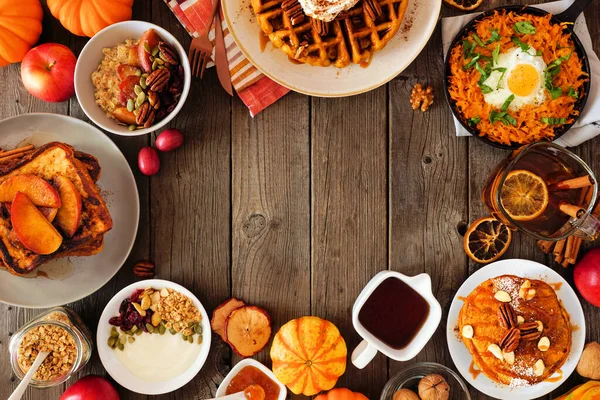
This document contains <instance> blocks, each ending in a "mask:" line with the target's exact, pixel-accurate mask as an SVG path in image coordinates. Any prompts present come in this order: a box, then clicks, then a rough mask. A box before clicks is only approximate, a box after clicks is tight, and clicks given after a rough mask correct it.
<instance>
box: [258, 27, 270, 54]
mask: <svg viewBox="0 0 600 400" xmlns="http://www.w3.org/2000/svg"><path fill="white" fill-rule="evenodd" d="M258 38H259V39H260V52H261V53H264V52H265V49H266V48H267V43H269V37H268V36H267V35H265V33H264V32H263V31H261V32H260V34H259V35H258Z"/></svg>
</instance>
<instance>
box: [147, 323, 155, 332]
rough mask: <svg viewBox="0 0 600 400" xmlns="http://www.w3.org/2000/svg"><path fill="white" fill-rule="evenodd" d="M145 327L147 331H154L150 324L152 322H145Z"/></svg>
mask: <svg viewBox="0 0 600 400" xmlns="http://www.w3.org/2000/svg"><path fill="white" fill-rule="evenodd" d="M146 329H148V332H150V333H154V327H153V326H152V324H146Z"/></svg>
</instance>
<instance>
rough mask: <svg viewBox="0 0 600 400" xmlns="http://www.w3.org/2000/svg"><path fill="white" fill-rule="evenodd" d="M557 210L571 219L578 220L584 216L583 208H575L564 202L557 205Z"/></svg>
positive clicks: (573, 205)
mask: <svg viewBox="0 0 600 400" xmlns="http://www.w3.org/2000/svg"><path fill="white" fill-rule="evenodd" d="M558 209H559V210H560V211H562V212H563V213H565V214H567V215H568V216H570V217H573V218H580V217H581V216H582V215H583V214H585V210H584V209H583V208H581V207H580V206H576V205H575V204H571V203H569V202H568V201H566V200H563V201H561V202H560V203H559V204H558Z"/></svg>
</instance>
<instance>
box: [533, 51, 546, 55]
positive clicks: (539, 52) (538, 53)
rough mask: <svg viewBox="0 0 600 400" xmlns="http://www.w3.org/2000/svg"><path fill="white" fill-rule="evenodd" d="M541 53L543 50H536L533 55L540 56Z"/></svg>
mask: <svg viewBox="0 0 600 400" xmlns="http://www.w3.org/2000/svg"><path fill="white" fill-rule="evenodd" d="M543 54H544V52H543V51H541V50H537V51H536V52H535V55H536V56H542V55H543Z"/></svg>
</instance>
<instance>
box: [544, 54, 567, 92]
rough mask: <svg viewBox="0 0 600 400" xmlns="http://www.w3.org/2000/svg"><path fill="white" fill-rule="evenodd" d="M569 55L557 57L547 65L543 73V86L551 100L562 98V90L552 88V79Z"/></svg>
mask: <svg viewBox="0 0 600 400" xmlns="http://www.w3.org/2000/svg"><path fill="white" fill-rule="evenodd" d="M571 53H572V52H571ZM571 53H569V54H567V55H564V56H560V57H558V58H557V59H556V60H554V61H552V62H551V63H550V64H548V67H547V68H546V70H545V71H544V82H545V86H546V89H547V90H548V92H549V93H550V95H551V96H552V98H553V99H556V98H557V97H560V96H562V89H561V88H559V87H554V84H553V83H552V79H553V78H554V76H556V75H557V74H558V73H559V72H560V65H561V64H562V63H563V62H565V61H567V60H568V59H569V58H570V57H571Z"/></svg>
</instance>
